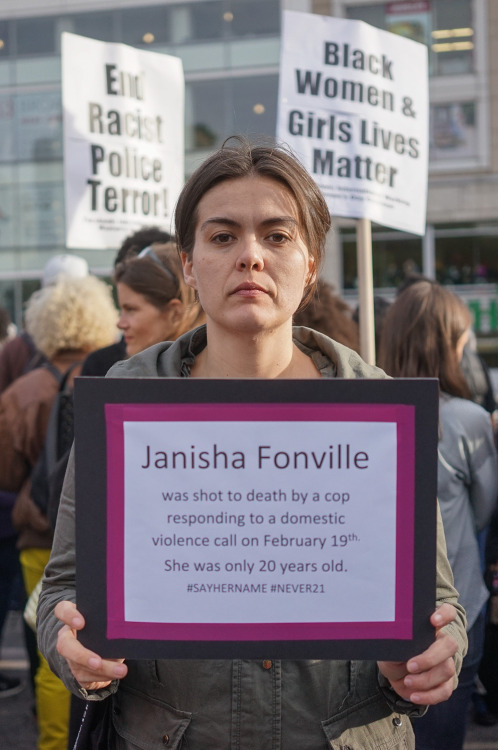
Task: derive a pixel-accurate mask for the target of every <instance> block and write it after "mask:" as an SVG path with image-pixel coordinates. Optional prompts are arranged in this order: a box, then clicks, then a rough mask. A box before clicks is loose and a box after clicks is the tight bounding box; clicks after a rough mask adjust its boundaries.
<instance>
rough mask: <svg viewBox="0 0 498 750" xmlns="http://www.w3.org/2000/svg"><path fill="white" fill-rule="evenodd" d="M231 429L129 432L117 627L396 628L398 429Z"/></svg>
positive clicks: (360, 425) (151, 427)
mask: <svg viewBox="0 0 498 750" xmlns="http://www.w3.org/2000/svg"><path fill="white" fill-rule="evenodd" d="M233 427H234V423H233V422H228V423H226V422H223V421H220V422H205V421H199V422H195V421H193V422H192V421H188V422H185V421H178V422H168V423H161V422H150V421H139V422H133V421H132V422H125V423H124V466H125V475H124V566H125V570H124V616H125V620H126V621H131V622H135V623H138V622H142V623H144V622H168V623H182V622H195V623H237V622H244V623H262V622H265V623H272V622H295V623H303V622H306V623H310V622H318V623H320V622H337V623H341V622H345V623H346V622H367V621H368V622H376V621H382V622H389V621H394V617H395V578H396V475H397V429H396V424H395V423H392V422H342V421H339V422H334V423H326V422H317V421H310V422H308V421H299V422H292V421H291V422H286V423H285V429H284V430H283V429H282V424H281V423H280V424H279V423H272V422H268V421H265V422H262V421H261V422H260V421H254V422H245V423H244V425H243V429H241V430H240V431H237V434H236V436H235V435H234V431H233ZM172 435H174V440H172V439H171V436H172ZM296 436H299V437H298V438H296ZM365 448H367V449H368V450H365ZM175 453H176V456H175V455H174V454H175ZM379 580H382V586H379V585H378V581H379ZM144 581H147V585H146V586H144ZM151 591H154V592H155V594H156V595H155V596H151ZM161 592H165V596H161ZM166 592H167V595H166ZM172 602H174V606H172Z"/></svg>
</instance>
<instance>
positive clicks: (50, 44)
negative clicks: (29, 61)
mask: <svg viewBox="0 0 498 750" xmlns="http://www.w3.org/2000/svg"><path fill="white" fill-rule="evenodd" d="M56 21H57V17H56V16H54V17H50V18H22V19H19V20H18V21H17V22H16V29H17V54H18V55H39V54H44V53H47V54H53V53H54V52H55V51H56V44H55V36H56V35H55V26H56Z"/></svg>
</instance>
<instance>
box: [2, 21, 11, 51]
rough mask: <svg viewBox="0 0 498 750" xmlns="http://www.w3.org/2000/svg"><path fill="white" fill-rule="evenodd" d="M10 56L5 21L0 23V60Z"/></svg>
mask: <svg viewBox="0 0 498 750" xmlns="http://www.w3.org/2000/svg"><path fill="white" fill-rule="evenodd" d="M11 54H12V49H11V44H10V33H9V24H8V22H7V21H0V59H1V58H2V57H5V56H6V55H11Z"/></svg>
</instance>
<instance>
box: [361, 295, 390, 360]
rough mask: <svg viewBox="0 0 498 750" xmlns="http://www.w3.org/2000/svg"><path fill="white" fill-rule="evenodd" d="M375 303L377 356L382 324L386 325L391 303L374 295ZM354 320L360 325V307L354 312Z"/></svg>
mask: <svg viewBox="0 0 498 750" xmlns="http://www.w3.org/2000/svg"><path fill="white" fill-rule="evenodd" d="M373 303H374V337H375V352H376V354H378V353H379V347H380V334H381V331H382V324H383V323H384V318H385V315H386V313H387V311H388V310H389V308H390V306H391V303H390V302H389V300H387V299H386V298H385V297H382V296H380V295H379V294H376V295H374V299H373ZM353 320H354V321H355V323H356V324H357V325H359V323H360V307H359V305H358V306H357V307H356V308H355V311H354V312H353Z"/></svg>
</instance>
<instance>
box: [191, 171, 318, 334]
mask: <svg viewBox="0 0 498 750" xmlns="http://www.w3.org/2000/svg"><path fill="white" fill-rule="evenodd" d="M197 214H198V217H197V226H196V230H195V243H194V249H193V251H192V254H191V257H190V258H187V257H186V256H184V257H183V264H184V275H185V280H186V282H187V284H189V286H191V287H193V288H194V289H196V290H197V292H198V294H199V298H200V302H201V305H202V306H203V308H204V311H205V313H206V317H207V321H208V327H209V328H210V330H213V329H215V328H217V329H219V330H220V331H226V332H228V331H231V332H239V333H253V334H257V333H261V332H263V331H271V330H274V329H277V328H278V327H280V326H282V325H285V324H288V325H289V326H290V325H291V323H292V315H293V314H294V312H295V311H296V310H297V308H298V307H299V303H300V302H301V299H302V296H303V292H304V289H305V287H306V285H307V283H309V281H310V280H311V279H312V277H313V275H314V261H313V258H312V257H311V255H310V253H309V252H308V249H307V247H306V245H305V243H304V240H303V238H302V236H301V231H300V223H299V214H298V211H297V207H296V203H295V201H294V198H293V196H292V195H291V193H290V192H289V191H288V190H287V188H285V187H284V186H283V185H282V184H280V183H279V182H277V181H276V180H273V179H271V178H269V177H259V176H254V177H242V178H239V179H231V180H225V182H222V183H220V184H219V185H216V186H215V187H214V188H212V189H211V190H209V191H208V192H207V193H206V194H205V195H204V196H203V198H202V199H201V201H200V202H199V205H198V207H197Z"/></svg>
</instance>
